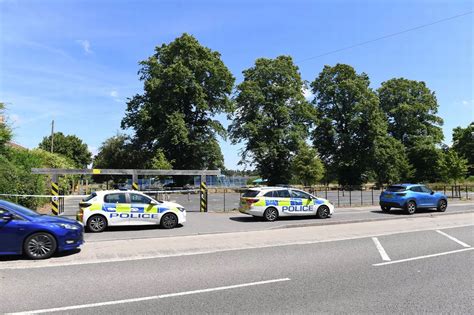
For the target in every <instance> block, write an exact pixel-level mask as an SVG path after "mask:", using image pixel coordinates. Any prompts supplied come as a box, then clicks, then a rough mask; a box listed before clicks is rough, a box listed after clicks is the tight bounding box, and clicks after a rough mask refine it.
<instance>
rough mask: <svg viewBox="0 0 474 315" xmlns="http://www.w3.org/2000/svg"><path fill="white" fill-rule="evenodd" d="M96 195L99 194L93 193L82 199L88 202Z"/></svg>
mask: <svg viewBox="0 0 474 315" xmlns="http://www.w3.org/2000/svg"><path fill="white" fill-rule="evenodd" d="M95 196H97V194H96V193H92V194H91V195H90V196H88V197H86V198H84V199H82V201H86V202H87V201H89V200H91V199H92V198H94V197H95Z"/></svg>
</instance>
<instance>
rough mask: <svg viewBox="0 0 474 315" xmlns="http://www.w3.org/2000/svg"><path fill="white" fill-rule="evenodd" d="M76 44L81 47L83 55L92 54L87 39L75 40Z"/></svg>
mask: <svg viewBox="0 0 474 315" xmlns="http://www.w3.org/2000/svg"><path fill="white" fill-rule="evenodd" d="M76 43H78V44H79V45H81V46H82V49H84V53H85V54H87V55H89V54H92V49H91V43H90V42H89V41H88V40H87V39H78V40H76Z"/></svg>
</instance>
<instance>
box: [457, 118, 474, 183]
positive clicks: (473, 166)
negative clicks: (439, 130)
mask: <svg viewBox="0 0 474 315" xmlns="http://www.w3.org/2000/svg"><path fill="white" fill-rule="evenodd" d="M452 148H453V150H454V151H456V152H457V153H458V155H459V156H461V157H462V158H465V159H467V162H468V168H469V170H468V171H469V175H474V122H472V123H470V124H469V126H467V127H466V128H462V127H456V128H454V129H453V147H452Z"/></svg>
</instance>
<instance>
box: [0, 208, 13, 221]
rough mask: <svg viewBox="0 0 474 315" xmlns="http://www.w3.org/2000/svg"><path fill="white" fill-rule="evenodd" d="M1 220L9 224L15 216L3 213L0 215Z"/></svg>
mask: <svg viewBox="0 0 474 315" xmlns="http://www.w3.org/2000/svg"><path fill="white" fill-rule="evenodd" d="M0 220H3V221H4V222H9V221H11V220H13V215H12V214H11V213H10V212H7V211H5V212H3V213H0Z"/></svg>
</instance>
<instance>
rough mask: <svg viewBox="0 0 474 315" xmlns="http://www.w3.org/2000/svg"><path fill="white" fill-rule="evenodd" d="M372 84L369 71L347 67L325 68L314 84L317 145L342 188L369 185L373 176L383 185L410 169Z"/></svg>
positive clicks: (338, 65) (315, 141)
mask: <svg viewBox="0 0 474 315" xmlns="http://www.w3.org/2000/svg"><path fill="white" fill-rule="evenodd" d="M369 84H370V81H369V77H368V76H367V75H366V74H365V73H361V74H357V73H356V71H355V70H354V68H352V67H351V66H349V65H345V64H337V65H335V66H334V67H330V66H325V67H324V69H323V71H322V72H321V73H320V74H319V76H318V77H317V78H316V79H315V80H314V81H313V82H312V83H311V87H312V90H313V93H314V95H315V99H314V101H313V103H314V105H315V106H316V109H317V111H318V116H317V120H316V128H315V129H314V130H313V133H312V139H313V143H314V146H315V147H316V148H317V149H318V152H319V153H320V156H321V158H322V160H323V162H324V164H325V165H326V169H327V170H331V172H332V174H330V175H332V176H334V177H336V178H337V179H338V181H339V183H340V184H342V185H357V184H361V183H364V182H366V181H367V180H368V179H369V178H370V177H371V174H373V173H375V174H376V177H377V180H378V181H384V182H385V181H392V180H396V179H398V178H401V177H403V176H405V175H404V172H406V170H407V167H408V166H407V163H406V161H405V159H406V158H405V156H404V150H399V149H400V147H401V146H400V145H399V144H398V142H397V141H396V140H395V139H391V138H390V137H389V136H388V135H387V122H386V120H385V117H384V114H383V112H382V111H381V109H380V106H379V102H378V98H377V95H376V94H375V92H374V91H372V89H370V88H369ZM391 154H392V155H391ZM388 168H390V173H386V172H387V169H388ZM330 178H331V176H330V177H329V179H330Z"/></svg>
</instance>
